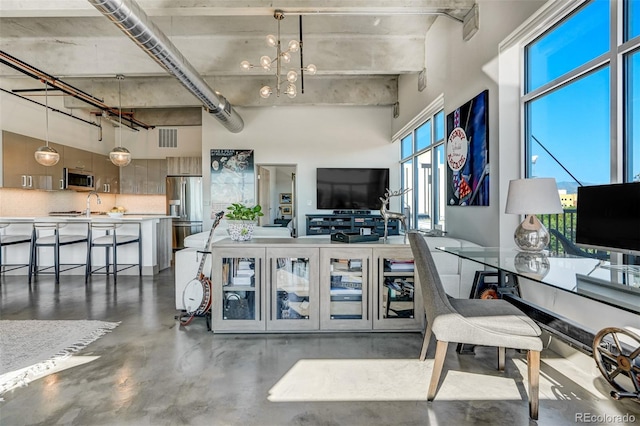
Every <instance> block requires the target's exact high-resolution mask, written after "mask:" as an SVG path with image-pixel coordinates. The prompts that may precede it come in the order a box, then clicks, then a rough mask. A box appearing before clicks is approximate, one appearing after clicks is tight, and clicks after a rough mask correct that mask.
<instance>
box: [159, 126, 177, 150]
mask: <svg viewBox="0 0 640 426" xmlns="http://www.w3.org/2000/svg"><path fill="white" fill-rule="evenodd" d="M158 130H159V133H158V148H177V147H178V129H158Z"/></svg>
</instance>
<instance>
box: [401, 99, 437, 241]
mask: <svg viewBox="0 0 640 426" xmlns="http://www.w3.org/2000/svg"><path fill="white" fill-rule="evenodd" d="M436 111H437V112H435V113H432V114H429V113H427V114H423V115H422V116H421V118H422V120H419V122H420V123H419V124H418V125H416V126H415V127H414V128H413V129H411V130H409V133H408V134H406V135H405V136H404V137H402V139H400V151H401V157H402V159H401V169H402V189H407V188H409V189H411V191H409V192H408V193H407V194H406V195H405V196H404V197H403V200H402V205H403V210H404V213H405V214H406V215H407V220H408V226H409V227H410V228H414V229H421V230H432V229H436V228H437V229H442V230H444V225H445V216H444V208H445V196H446V187H445V183H446V181H445V179H446V175H445V162H444V133H445V131H444V125H445V124H444V111H443V110H442V109H441V108H438V109H437V110H436Z"/></svg>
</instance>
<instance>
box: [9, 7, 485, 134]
mask: <svg viewBox="0 0 640 426" xmlns="http://www.w3.org/2000/svg"><path fill="white" fill-rule="evenodd" d="M137 3H138V4H139V5H140V7H141V8H142V9H143V10H144V11H145V12H146V14H147V15H149V17H150V18H151V19H152V20H153V22H154V23H155V24H156V25H158V27H160V29H161V30H162V31H163V32H164V34H165V35H166V36H168V37H169V38H170V39H171V41H172V42H173V43H174V44H175V46H176V47H177V48H178V49H179V51H180V52H181V53H182V55H184V57H185V58H186V59H187V60H188V61H189V62H190V63H191V64H192V65H193V66H194V67H195V69H196V70H197V71H198V72H199V73H200V75H201V76H202V77H203V78H204V80H205V81H206V82H207V83H208V84H209V85H210V86H211V87H212V88H213V89H215V90H216V91H218V92H220V93H222V94H223V95H224V96H225V97H226V98H227V99H228V100H229V101H230V102H231V104H232V105H233V106H271V105H392V104H394V103H395V102H396V100H397V79H398V76H399V75H400V74H405V73H418V72H420V71H421V70H422V69H423V68H424V67H425V63H426V61H425V49H424V39H425V36H426V34H427V32H428V31H429V28H430V27H431V25H432V24H433V22H434V21H435V19H436V18H437V17H438V16H445V17H446V18H445V19H455V20H458V21H460V22H462V20H463V18H464V17H465V16H467V14H468V13H469V11H470V10H471V9H472V7H473V6H474V5H475V0H404V1H388V0H367V1H362V0H325V1H295V0H288V1H276V2H273V1H267V0H258V1H248V2H240V1H237V0H137ZM275 9H280V10H283V11H284V12H285V19H284V20H282V21H281V40H282V41H283V43H285V44H286V43H288V41H289V40H290V39H298V38H299V19H298V16H302V25H303V41H304V62H305V65H307V64H309V63H313V64H315V65H316V66H317V67H318V74H317V75H316V76H308V75H305V78H304V89H305V90H304V94H302V93H300V82H298V92H299V93H298V96H297V97H296V98H294V99H289V98H288V97H287V96H286V95H281V96H280V97H279V98H276V97H275V95H272V96H271V98H269V99H262V98H260V96H259V95H258V90H259V89H260V87H261V86H263V85H265V84H269V85H273V84H274V82H275V76H274V75H273V74H272V73H265V72H264V71H262V70H261V69H253V70H251V71H250V72H243V71H242V70H241V68H240V62H241V61H243V60H245V59H246V60H248V61H250V62H251V63H258V61H259V58H260V56H262V55H269V56H271V57H273V56H274V54H275V49H273V48H270V47H268V46H267V45H266V43H265V36H266V35H267V34H275V33H276V30H277V21H276V20H275V19H274V18H273V13H274V10H275ZM460 27H461V32H460V37H461V38H462V23H461V24H460ZM0 50H3V51H5V52H7V53H9V54H10V55H13V56H14V57H16V58H19V59H20V60H22V61H24V62H26V63H28V64H30V65H32V66H34V67H36V68H39V69H40V70H42V71H45V72H46V73H49V74H51V75H53V76H55V77H58V78H60V79H62V80H64V81H65V82H67V83H69V84H72V85H74V86H76V87H78V88H80V89H82V90H84V91H87V92H89V93H91V94H92V95H94V96H96V97H98V98H101V99H103V100H104V102H105V103H107V104H110V105H111V104H112V105H117V104H118V90H117V80H116V79H115V76H116V75H117V74H122V75H124V76H125V80H124V81H123V82H122V105H123V108H133V109H137V110H141V109H151V108H154V109H155V108H157V109H158V113H159V114H158V116H157V117H155V118H154V116H153V114H151V113H149V112H148V111H147V112H145V113H144V114H145V116H146V117H147V118H149V119H150V120H152V121H153V120H177V121H180V120H179V119H177V118H176V117H180V116H183V115H180V114H171V113H170V111H169V110H170V109H174V108H190V107H200V106H201V103H200V102H199V101H198V99H197V98H195V97H194V96H193V95H192V94H191V93H189V92H188V91H186V90H185V89H184V88H183V87H182V86H181V85H180V84H179V83H178V81H177V80H176V79H175V78H173V77H171V76H169V75H168V74H167V73H166V71H165V70H164V69H163V68H161V67H160V66H159V65H158V64H157V63H156V62H155V61H154V60H152V59H151V58H150V57H149V56H148V55H147V54H146V53H145V52H143V51H142V50H141V49H140V48H139V47H138V46H137V45H136V44H135V43H133V42H132V41H131V40H130V39H129V38H128V37H126V36H125V35H124V34H123V33H122V32H121V31H120V30H119V29H118V28H117V27H116V26H115V25H114V24H113V23H111V22H110V21H109V20H108V19H106V18H105V17H104V16H102V15H101V14H100V13H99V12H98V11H97V10H96V9H95V8H94V7H93V6H92V5H91V4H90V3H89V2H88V1H86V0H55V1H54V0H48V1H43V0H2V1H1V2H0ZM290 65H291V67H294V68H297V67H299V57H298V56H297V55H295V54H294V56H293V60H292V63H291V64H290ZM0 77H12V79H13V78H14V77H15V79H18V78H25V77H23V76H22V75H21V74H20V73H19V72H18V71H16V70H14V69H12V68H10V67H8V66H4V65H0ZM20 86H24V82H23V83H22V84H20ZM34 87H38V84H37V83H35V81H34ZM9 89H10V88H9ZM65 106H66V107H68V108H87V105H86V104H84V103H83V102H81V101H78V100H75V99H73V98H70V97H69V98H65ZM140 115H142V112H141V111H140ZM191 115H193V114H191ZM160 117H164V118H160ZM168 117H172V118H168ZM190 120H191V119H190ZM152 124H164V123H152Z"/></svg>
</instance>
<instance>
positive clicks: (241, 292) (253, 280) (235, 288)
mask: <svg viewBox="0 0 640 426" xmlns="http://www.w3.org/2000/svg"><path fill="white" fill-rule="evenodd" d="M263 263H264V249H255V248H243V249H240V248H238V249H235V248H234V249H227V250H225V252H224V255H221V254H219V253H215V251H214V255H213V264H212V282H213V294H212V295H211V297H212V304H211V307H212V308H211V309H212V310H211V322H212V329H213V331H231V330H235V331H248V330H264V329H265V324H266V321H265V316H264V314H263V311H264V300H263V299H264V297H263V295H264V274H263V270H262V269H263V268H262V265H263Z"/></svg>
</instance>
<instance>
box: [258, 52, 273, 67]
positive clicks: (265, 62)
mask: <svg viewBox="0 0 640 426" xmlns="http://www.w3.org/2000/svg"><path fill="white" fill-rule="evenodd" d="M260 66H261V67H262V68H264V69H265V70H270V69H271V58H270V57H268V56H266V55H265V56H262V57H261V58H260Z"/></svg>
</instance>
